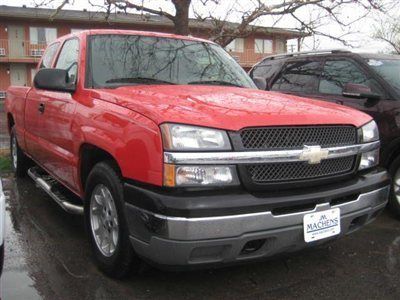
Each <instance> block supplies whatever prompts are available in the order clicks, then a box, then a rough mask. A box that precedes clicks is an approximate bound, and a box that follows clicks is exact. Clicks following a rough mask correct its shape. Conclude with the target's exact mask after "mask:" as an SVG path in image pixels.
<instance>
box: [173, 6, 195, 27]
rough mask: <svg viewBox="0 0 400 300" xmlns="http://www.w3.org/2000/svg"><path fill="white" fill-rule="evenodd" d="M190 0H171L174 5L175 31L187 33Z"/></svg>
mask: <svg viewBox="0 0 400 300" xmlns="http://www.w3.org/2000/svg"><path fill="white" fill-rule="evenodd" d="M190 2H191V0H172V3H173V4H174V5H175V10H176V14H175V18H174V25H175V33H176V34H181V35H189V6H190Z"/></svg>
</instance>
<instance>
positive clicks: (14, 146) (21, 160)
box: [10, 126, 29, 177]
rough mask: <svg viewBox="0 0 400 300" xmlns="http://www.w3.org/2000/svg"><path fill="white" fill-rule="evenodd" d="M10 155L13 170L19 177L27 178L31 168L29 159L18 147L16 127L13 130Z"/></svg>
mask: <svg viewBox="0 0 400 300" xmlns="http://www.w3.org/2000/svg"><path fill="white" fill-rule="evenodd" d="M10 154H11V168H12V170H13V172H14V174H15V176H17V177H23V176H25V174H26V172H27V170H28V168H29V158H28V157H27V156H26V155H25V153H24V152H23V151H22V149H21V148H20V147H19V145H18V141H17V134H16V130H15V126H14V127H13V128H12V129H11V134H10Z"/></svg>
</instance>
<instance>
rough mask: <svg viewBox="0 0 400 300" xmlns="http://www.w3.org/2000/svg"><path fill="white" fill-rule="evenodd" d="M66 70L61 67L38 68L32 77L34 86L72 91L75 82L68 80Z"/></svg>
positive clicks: (43, 88) (74, 87) (51, 89)
mask: <svg viewBox="0 0 400 300" xmlns="http://www.w3.org/2000/svg"><path fill="white" fill-rule="evenodd" d="M68 78H69V77H68V71H67V70H62V69H40V70H39V71H38V72H37V73H36V75H35V78H34V79H33V83H34V85H35V88H37V89H42V90H50V91H59V92H69V93H71V92H74V91H75V89H76V86H75V84H71V83H69V82H68Z"/></svg>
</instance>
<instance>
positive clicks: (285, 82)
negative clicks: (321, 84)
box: [271, 61, 320, 93]
mask: <svg viewBox="0 0 400 300" xmlns="http://www.w3.org/2000/svg"><path fill="white" fill-rule="evenodd" d="M319 66H320V63H319V62H317V61H296V62H291V63H288V64H287V65H286V66H285V67H284V69H283V70H282V72H281V74H280V75H279V76H278V78H277V80H276V81H275V82H274V84H273V85H272V87H271V90H273V91H286V92H304V93H311V92H315V91H316V87H317V83H318V79H319V74H320V69H319Z"/></svg>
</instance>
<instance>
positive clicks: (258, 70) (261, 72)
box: [251, 59, 283, 81]
mask: <svg viewBox="0 0 400 300" xmlns="http://www.w3.org/2000/svg"><path fill="white" fill-rule="evenodd" d="M282 63H283V62H282V60H278V61H277V60H270V59H268V60H266V61H263V62H261V63H260V64H258V65H256V66H255V67H254V69H253V70H252V71H251V77H252V78H254V77H259V78H264V79H266V80H267V81H269V79H270V78H271V77H272V76H274V74H275V73H276V72H278V71H279V69H280V67H281V65H282Z"/></svg>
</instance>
